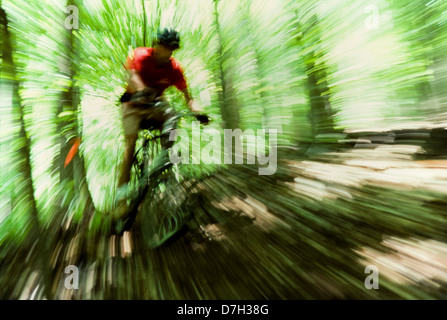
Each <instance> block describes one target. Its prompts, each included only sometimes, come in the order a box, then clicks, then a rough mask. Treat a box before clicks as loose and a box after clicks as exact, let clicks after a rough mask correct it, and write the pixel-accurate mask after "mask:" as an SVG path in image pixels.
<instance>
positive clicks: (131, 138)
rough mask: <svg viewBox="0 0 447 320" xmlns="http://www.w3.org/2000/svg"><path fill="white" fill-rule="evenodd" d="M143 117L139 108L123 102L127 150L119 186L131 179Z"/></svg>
mask: <svg viewBox="0 0 447 320" xmlns="http://www.w3.org/2000/svg"><path fill="white" fill-rule="evenodd" d="M141 119H142V116H141V111H140V110H139V109H138V108H135V107H133V106H130V105H129V104H128V103H123V104H122V120H123V128H124V138H125V147H124V148H125V150H124V158H123V163H122V166H121V172H120V178H119V181H118V187H122V186H123V185H125V184H127V183H129V181H130V170H131V168H132V159H133V155H134V153H135V144H136V141H137V139H138V131H139V128H140V123H141Z"/></svg>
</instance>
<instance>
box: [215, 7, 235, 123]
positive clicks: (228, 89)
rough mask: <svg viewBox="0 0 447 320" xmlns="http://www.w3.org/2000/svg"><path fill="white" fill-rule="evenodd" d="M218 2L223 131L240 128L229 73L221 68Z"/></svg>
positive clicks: (222, 54)
mask: <svg viewBox="0 0 447 320" xmlns="http://www.w3.org/2000/svg"><path fill="white" fill-rule="evenodd" d="M218 1H219V0H214V22H215V28H216V31H217V38H218V55H219V58H218V61H219V71H218V72H219V75H218V78H219V80H220V84H221V88H222V90H219V93H218V94H219V105H220V111H221V115H222V122H223V127H224V128H225V129H236V128H239V127H240V119H239V108H238V106H237V102H236V99H235V96H234V90H233V85H232V82H233V81H232V76H231V72H230V70H228V69H225V68H224V67H223V65H224V62H225V60H226V57H225V53H224V50H223V41H222V32H221V28H220V24H219V13H218V11H217V5H218Z"/></svg>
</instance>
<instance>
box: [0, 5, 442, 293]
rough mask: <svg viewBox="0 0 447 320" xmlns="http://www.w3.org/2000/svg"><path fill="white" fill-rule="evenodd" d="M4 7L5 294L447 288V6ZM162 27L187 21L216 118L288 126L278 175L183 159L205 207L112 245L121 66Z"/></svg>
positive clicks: (1, 173)
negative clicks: (148, 241) (373, 270)
mask: <svg viewBox="0 0 447 320" xmlns="http://www.w3.org/2000/svg"><path fill="white" fill-rule="evenodd" d="M0 6H1V10H0V21H1V24H0V33H1V38H0V39H1V43H0V45H1V47H0V50H1V75H0V85H1V86H0V95H1V96H0V106H1V111H0V115H1V119H0V121H1V123H0V164H1V168H0V287H1V291H0V298H3V299H333V298H336V299H445V298H446V297H447V292H446V289H445V284H446V279H447V231H446V230H447V229H446V227H447V222H446V218H447V214H446V209H447V132H446V128H447V55H446V52H447V2H446V1H443V0H431V1H430V0H417V1H406V0H371V1H366V0H362V1H348V0H313V1H308V0H306V1H304V0H303V1H301V0H300V1H297V0H293V1H291V0H274V1H272V0H245V1H238V0H150V1H142V0H132V1H127V0H126V1H124V0H46V1H25V0H2V1H0ZM70 6H72V7H70ZM73 6H74V7H73ZM159 27H173V28H175V29H177V30H178V31H179V32H180V34H181V49H180V50H178V51H176V52H175V57H176V58H177V59H178V60H179V61H180V62H181V64H182V66H183V69H184V71H185V75H186V77H187V81H188V83H189V86H190V89H191V92H192V95H193V96H194V98H196V100H197V101H199V103H200V104H201V105H202V106H203V107H204V110H205V112H206V113H207V114H209V115H211V116H212V117H213V119H214V121H213V122H212V124H211V125H210V126H211V127H213V128H216V129H218V130H222V129H224V128H229V129H236V128H240V129H241V130H246V129H266V130H268V129H276V130H277V131H278V136H277V150H278V153H277V157H278V170H277V172H276V173H275V174H274V175H271V176H260V175H258V170H257V169H258V167H257V166H254V165H248V164H245V165H217V164H216V165H184V166H179V168H177V171H178V172H177V173H178V175H179V176H180V177H181V179H184V180H187V179H195V180H199V181H200V184H199V185H200V188H199V189H198V190H196V192H195V193H194V195H186V196H188V197H191V198H194V199H195V200H196V201H195V202H193V205H192V206H193V207H192V208H191V210H193V211H194V214H195V215H194V218H193V220H192V221H191V222H190V223H189V224H188V227H187V228H186V229H185V230H184V231H182V233H181V234H179V236H178V237H176V238H175V239H174V240H173V241H172V242H170V243H168V244H166V245H165V246H162V247H160V248H158V249H148V248H147V247H146V246H145V244H144V241H143V237H142V236H141V232H144V230H141V229H135V230H139V231H138V232H136V231H135V232H130V233H126V234H125V235H124V236H122V237H118V236H114V235H111V234H110V232H109V225H108V223H109V222H108V221H109V220H108V219H107V218H108V216H110V211H111V210H112V204H113V201H112V199H113V198H114V195H115V190H116V182H117V175H118V169H119V165H120V161H121V158H122V154H123V151H124V140H123V136H122V134H123V132H122V126H121V120H120V108H119V103H118V101H119V97H120V95H121V94H122V93H123V92H124V90H125V70H124V66H123V64H124V63H125V60H126V57H127V55H128V54H129V53H130V52H131V51H132V50H133V49H134V48H136V47H141V46H151V44H152V39H153V37H154V35H155V32H156V30H157V28H159ZM167 97H168V99H169V100H170V102H171V103H172V105H174V106H175V107H176V108H177V109H179V110H181V109H185V105H184V101H183V100H182V97H181V95H180V94H179V93H178V92H177V91H176V89H175V88H171V89H170V90H169V91H168V92H167ZM188 121H190V120H185V121H184V122H183V124H182V125H183V127H184V128H185V129H186V130H189V129H188V128H189V125H188ZM78 141H80V142H81V144H80V146H79V152H78V153H76V154H75V155H74V157H73V160H72V161H71V162H70V163H69V164H68V165H66V163H65V161H66V157H67V155H68V154H70V152H72V153H73V149H72V147H73V146H76V145H77V142H78ZM176 192H177V193H178V194H179V193H181V192H185V191H184V190H183V189H181V188H179V190H173V192H172V193H171V194H174V197H175V194H176ZM172 203H175V201H174V202H172ZM169 208H170V209H169V210H174V209H172V208H173V206H172V205H171V206H170V207H169ZM160 210H166V208H165V207H164V206H163V205H162V204H160ZM68 265H74V266H76V267H77V268H78V269H79V289H76V290H74V289H67V288H66V287H65V285H64V281H65V279H66V277H67V274H66V273H64V271H65V268H66V267H67V266H68ZM368 265H374V266H376V267H377V269H378V271H379V289H377V290H375V289H370V290H368V289H367V288H366V287H365V279H366V277H367V276H368V273H365V267H366V266H368Z"/></svg>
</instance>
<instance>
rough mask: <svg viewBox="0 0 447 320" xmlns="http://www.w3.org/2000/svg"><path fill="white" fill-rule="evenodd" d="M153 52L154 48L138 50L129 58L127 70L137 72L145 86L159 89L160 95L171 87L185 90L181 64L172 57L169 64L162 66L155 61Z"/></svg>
mask: <svg viewBox="0 0 447 320" xmlns="http://www.w3.org/2000/svg"><path fill="white" fill-rule="evenodd" d="M153 52H154V49H153V48H145V47H140V48H136V49H135V50H134V51H133V53H132V55H130V56H129V57H128V58H127V63H126V69H134V70H136V71H137V72H138V73H139V75H140V77H141V80H143V82H144V84H145V85H147V86H148V87H151V88H154V89H157V90H158V92H159V95H161V94H162V93H163V91H165V90H166V89H167V88H168V87H170V86H176V87H177V89H179V90H183V89H185V88H186V80H185V76H184V75H183V70H182V68H181V66H180V63H179V62H178V61H177V60H176V59H174V58H172V57H171V58H170V59H169V62H168V63H167V64H165V65H163V66H160V65H158V64H157V62H156V61H155V57H154V56H153Z"/></svg>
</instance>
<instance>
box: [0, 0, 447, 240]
mask: <svg viewBox="0 0 447 320" xmlns="http://www.w3.org/2000/svg"><path fill="white" fill-rule="evenodd" d="M70 3H71V2H70ZM67 4H68V2H67V3H65V2H64V1H55V0H54V1H51V0H47V1H25V0H14V1H12V0H9V1H3V2H2V6H3V7H4V9H5V10H6V12H7V14H8V18H9V22H10V31H11V34H12V36H13V39H14V48H13V49H14V50H13V58H14V64H15V67H16V70H17V77H16V78H14V77H13V76H11V74H10V73H7V72H3V73H2V75H1V79H2V102H4V103H3V104H2V110H1V112H2V123H1V131H0V133H1V134H0V139H1V140H0V146H1V155H0V160H1V163H2V166H3V168H2V173H1V175H0V180H1V192H2V196H1V198H0V208H1V210H2V212H7V213H5V214H3V213H2V215H1V216H0V221H1V222H0V228H2V229H1V230H3V231H1V232H0V234H1V235H2V238H0V239H4V234H5V233H8V234H9V233H10V234H11V235H12V237H15V236H16V235H17V234H20V233H21V232H22V230H24V226H25V225H26V221H27V220H26V219H28V218H24V219H22V217H26V215H27V212H29V211H27V209H26V205H23V206H19V205H16V203H15V202H14V201H15V200H14V199H13V198H14V196H15V193H16V192H17V190H22V189H23V188H22V184H26V183H28V184H31V185H32V186H33V188H34V194H33V195H26V197H28V199H29V198H30V197H32V196H34V197H35V199H36V201H37V207H38V212H39V217H40V218H41V219H42V221H43V223H44V224H45V223H46V222H48V221H49V220H51V219H52V217H53V216H54V215H56V212H57V210H56V209H55V208H58V207H59V206H61V205H62V204H63V205H65V206H66V207H68V208H70V214H71V215H73V217H75V220H76V221H80V220H81V217H82V210H83V207H82V205H81V203H82V201H84V200H85V198H83V199H82V200H80V198H79V199H77V200H76V201H74V200H73V199H75V198H77V197H79V195H78V194H77V192H76V190H77V189H76V188H77V186H76V185H75V183H72V184H69V185H65V184H61V183H60V181H59V176H60V174H61V170H62V169H60V168H56V167H55V166H54V163H53V160H54V159H55V158H56V157H58V156H59V157H60V158H62V159H63V158H64V157H65V156H66V154H60V152H61V151H60V150H61V139H62V141H65V142H66V143H69V141H70V138H72V137H74V135H78V136H82V138H83V139H82V144H81V146H80V154H81V155H82V157H83V158H84V159H85V166H86V179H87V183H88V186H89V189H88V190H89V191H90V193H91V197H92V199H93V202H94V204H95V206H96V209H97V210H98V211H99V212H107V211H108V210H110V208H111V205H112V201H111V199H113V196H114V192H115V188H116V180H117V177H118V170H119V166H120V162H121V159H122V154H123V152H124V150H123V137H122V126H121V120H120V112H121V111H120V107H119V103H118V99H119V97H120V95H121V94H122V93H123V92H124V90H125V85H126V83H125V80H126V79H125V70H124V66H123V64H124V63H125V60H126V57H127V55H128V54H129V53H130V52H131V50H133V49H134V48H136V47H140V46H143V45H144V44H146V45H147V46H150V45H151V39H152V38H153V37H154V35H155V32H156V29H157V27H159V26H160V27H165V26H172V27H175V28H176V29H178V30H179V31H180V33H181V36H182V43H181V49H180V50H179V51H178V52H175V57H176V58H177V59H178V60H179V61H180V62H181V64H182V67H183V68H184V71H185V74H186V77H187V81H188V84H189V86H190V90H191V93H192V95H193V97H194V98H196V100H198V101H199V103H200V104H201V105H203V106H204V108H205V111H206V112H207V113H208V114H209V115H210V116H211V117H212V118H213V119H214V122H213V124H212V125H213V126H215V128H217V129H219V128H220V125H221V123H222V122H221V120H222V118H221V116H222V115H221V109H220V106H221V103H222V102H221V101H219V94H220V93H221V92H222V90H223V87H222V83H221V80H220V79H219V72H220V71H221V70H222V71H223V72H224V73H225V74H226V77H227V78H226V81H228V83H231V86H232V88H233V89H234V92H232V98H233V100H232V101H233V102H234V104H235V105H237V108H235V110H237V112H238V113H239V114H238V115H239V117H240V123H239V125H240V127H241V129H242V130H245V129H258V128H275V129H278V132H279V135H278V139H279V141H278V143H279V144H280V145H289V146H290V145H291V146H294V145H296V144H297V143H298V142H299V141H309V140H312V139H313V138H314V137H313V133H312V128H313V124H312V121H309V120H310V119H309V113H310V111H311V107H310V106H311V104H310V102H311V101H312V100H313V99H315V96H312V94H310V92H309V88H308V87H307V86H308V77H309V70H307V69H306V68H307V67H308V65H313V66H314V67H313V69H312V70H311V72H312V74H316V75H317V77H318V79H317V80H318V83H327V91H325V92H323V93H322V95H324V96H325V97H326V98H327V100H328V101H329V104H330V107H331V108H332V109H333V110H334V111H335V116H334V121H335V123H334V126H335V127H336V128H347V129H352V128H364V127H370V126H387V125H393V124H395V123H398V122H405V121H409V120H414V119H423V118H424V117H427V116H435V115H437V114H439V113H441V112H442V111H443V110H445V106H446V103H447V101H446V98H445V97H446V96H447V95H446V88H447V86H446V81H447V78H446V74H447V71H446V67H445V66H446V57H445V52H446V49H447V47H446V46H447V45H446V43H447V41H446V40H447V39H446V37H447V31H446V30H447V28H445V26H446V22H445V12H446V10H447V7H446V6H447V4H446V2H445V1H431V2H430V3H429V4H425V3H423V2H412V3H410V4H408V3H407V2H405V1H397V0H395V1H385V0H377V1H373V2H372V3H371V4H370V3H368V5H375V6H376V7H377V8H378V12H379V18H380V20H379V24H378V27H377V29H367V28H366V27H365V20H366V19H368V17H369V14H368V13H365V7H366V4H365V3H364V2H353V1H346V0H337V1H330V2H327V1H312V2H308V1H289V0H281V1H271V0H250V1H244V2H241V1H236V0H221V1H219V2H218V4H217V9H218V10H217V15H218V21H219V26H217V25H216V19H215V16H214V14H215V12H214V1H212V0H187V1H175V0H170V1H161V0H152V1H145V2H144V7H143V2H142V1H140V0H135V1H116V0H77V1H75V3H74V4H75V5H77V7H78V8H79V21H80V26H79V29H78V30H73V36H74V39H75V40H74V47H73V52H69V51H68V50H67V47H66V42H65V39H66V38H67V34H68V30H67V29H66V28H65V26H64V21H65V19H66V17H67V13H65V7H66V5H67ZM144 13H145V14H146V17H144ZM145 22H146V25H144V23H145ZM144 30H145V31H146V34H144V33H143V32H144ZM217 30H220V31H221V39H219V38H218V34H217ZM2 32H3V33H4V32H5V31H4V30H2ZM2 39H3V35H2ZM219 41H221V43H219ZM144 42H146V43H144ZM219 46H221V47H222V58H223V60H220V59H219V52H218V48H219ZM62 61H71V62H73V63H72V65H71V66H70V68H73V70H70V71H72V72H73V74H74V78H73V79H72V80H73V81H72V80H71V79H70V78H69V77H67V66H66V65H65V66H64V63H62ZM3 64H5V63H4V61H3V60H2V69H4V68H5V66H4V65H3ZM221 64H222V65H221ZM11 80H12V81H16V82H17V83H18V84H19V85H20V88H19V89H20V90H19V93H20V101H14V103H13V101H12V99H11V96H10V92H9V91H7V90H6V89H5V88H6V87H5V86H4V85H5V84H6V83H7V82H6V81H11ZM69 88H76V89H78V90H79V91H78V96H77V99H78V100H79V105H70V106H65V105H62V109H60V105H61V101H60V100H61V96H62V94H63V93H64V92H67V90H69ZM166 96H167V97H168V99H169V100H170V102H171V103H172V105H173V106H174V107H175V108H176V109H178V110H183V109H185V108H186V106H185V103H184V100H183V97H182V95H181V93H179V92H178V91H177V90H176V89H175V88H171V89H169V90H168V91H167V92H166ZM434 100H436V103H432V102H433V101H434ZM74 104H75V103H74ZM19 108H21V110H22V111H23V117H24V123H25V126H26V130H27V132H28V139H29V142H30V146H31V158H30V163H31V169H32V171H31V172H32V179H33V181H23V180H21V178H20V172H21V168H22V166H23V161H22V160H23V159H20V155H19V154H18V153H17V152H18V150H19V149H20V147H21V146H23V145H24V144H25V143H26V141H24V140H23V139H19V137H18V132H19V130H18V129H19V128H18V127H17V118H18V115H17V110H18V109H19ZM443 108H444V109H443ZM58 110H59V111H58ZM59 123H64V124H66V126H64V127H63V129H62V130H59V129H58V124H59ZM182 125H183V126H184V128H188V122H187V121H185V122H184V123H183V124H182ZM21 161H22V162H21ZM220 168H223V167H221V166H218V165H209V166H183V167H179V168H178V173H179V174H180V175H183V176H185V177H192V176H201V175H208V174H211V173H212V172H215V171H216V170H218V169H220ZM67 188H68V189H67ZM66 190H69V191H67V192H65V191H66ZM19 198H21V196H19ZM24 199H25V198H24ZM73 201H74V202H73ZM18 202H19V203H21V201H20V199H19V200H18ZM11 206H12V210H10V209H9V208H11ZM71 209H73V210H71ZM93 221H100V219H98V213H95V219H93ZM93 223H98V224H99V223H100V222H93ZM95 227H96V228H99V226H98V225H95ZM19 230H20V231H19ZM13 231H14V232H15V233H11V232H13Z"/></svg>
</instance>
